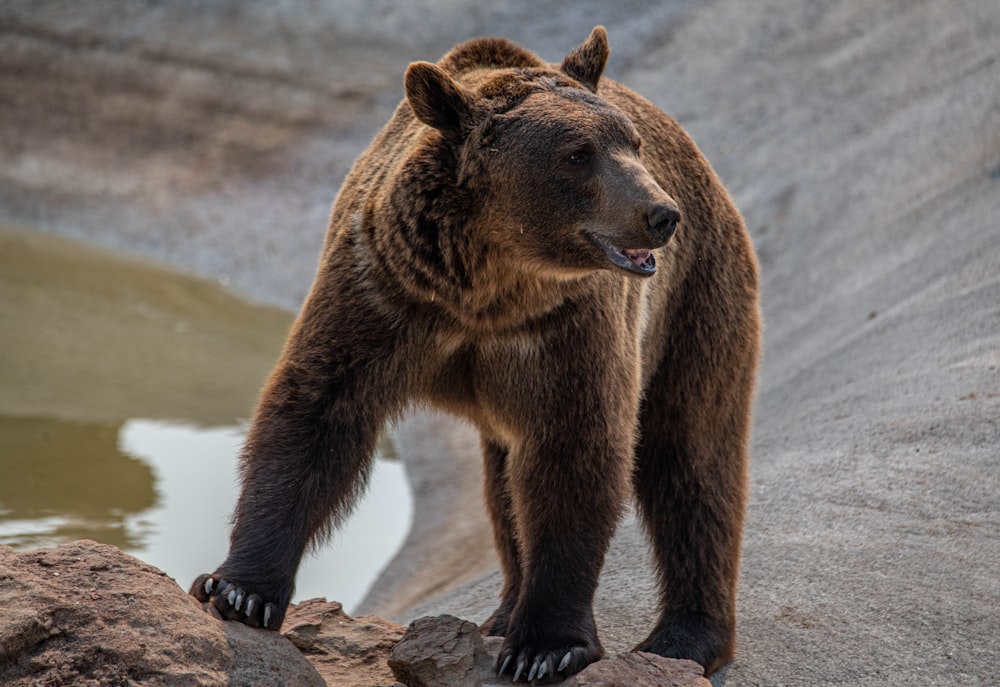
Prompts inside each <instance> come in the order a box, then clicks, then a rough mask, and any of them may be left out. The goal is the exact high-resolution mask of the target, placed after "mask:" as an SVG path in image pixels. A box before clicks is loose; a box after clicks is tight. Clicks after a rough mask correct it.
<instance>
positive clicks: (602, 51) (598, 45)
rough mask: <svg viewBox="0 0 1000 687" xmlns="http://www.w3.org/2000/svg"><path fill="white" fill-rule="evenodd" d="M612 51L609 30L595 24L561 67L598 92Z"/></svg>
mask: <svg viewBox="0 0 1000 687" xmlns="http://www.w3.org/2000/svg"><path fill="white" fill-rule="evenodd" d="M610 53H611V48H609V47H608V32H607V31H605V30H604V27H603V26H595V27H594V30H593V31H591V32H590V37H589V38H587V40H585V41H584V42H583V45H581V46H580V47H579V48H577V49H576V50H574V51H573V52H571V53H570V54H569V55H567V56H566V59H565V60H563V63H562V67H560V69H562V72H563V73H564V74H566V75H567V76H570V77H573V78H574V79H576V80H577V81H579V82H580V83H582V84H583V85H584V86H586V87H587V88H589V89H590V90H591V91H593V92H595V93H596V92H597V82H598V81H599V80H600V78H601V74H602V73H603V72H604V65H605V64H607V61H608V55H609V54H610Z"/></svg>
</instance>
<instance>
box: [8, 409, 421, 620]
mask: <svg viewBox="0 0 1000 687" xmlns="http://www.w3.org/2000/svg"><path fill="white" fill-rule="evenodd" d="M243 436H244V430H243V428H242V427H215V428H203V427H196V426H193V425H188V424H183V423H170V422H162V421H154V420H129V421H127V422H125V423H122V424H121V425H119V426H117V427H115V426H110V425H100V424H94V425H88V424H81V423H71V422H61V421H58V420H51V419H21V418H0V474H2V475H3V480H2V482H0V544H7V545H12V546H16V547H19V548H28V547H35V546H53V545H56V544H59V543H62V542H67V541H72V540H75V539H94V540H97V541H102V542H106V543H109V544H114V545H116V546H118V547H119V548H121V549H122V550H124V551H126V552H128V553H131V554H132V555H135V556H137V557H138V558H141V559H142V560H144V561H146V562H148V563H151V564H152V565H155V566H156V567H158V568H160V569H161V570H163V571H164V572H166V573H167V574H168V575H170V576H171V577H173V578H174V579H176V580H177V581H178V583H179V584H180V585H181V586H186V585H187V584H189V583H190V581H191V580H192V579H194V578H195V576H197V575H198V574H199V573H202V572H205V571H207V570H210V569H212V568H214V567H215V566H216V565H217V564H218V563H220V562H221V559H222V557H223V556H224V555H225V552H226V549H227V547H228V536H229V516H230V513H231V511H232V508H233V505H234V503H235V499H236V495H237V493H238V484H237V456H238V454H239V448H240V445H241V443H242V442H243ZM384 445H385V444H384V443H383V446H384ZM410 501H411V496H410V492H409V488H408V486H407V483H406V478H405V474H404V472H403V469H402V466H401V465H400V463H399V462H397V461H390V460H378V461H377V462H376V467H375V470H374V475H373V478H372V483H371V489H370V493H369V494H368V497H367V498H366V499H365V501H364V502H363V503H362V504H361V506H360V507H359V508H358V510H357V512H355V513H354V514H353V515H352V517H351V518H350V520H349V521H348V523H347V525H346V526H345V527H344V529H343V530H342V531H341V532H340V533H339V534H338V535H336V536H335V537H334V540H333V542H331V544H329V545H328V546H324V547H322V548H321V549H320V550H319V551H317V552H316V554H315V555H313V556H308V557H307V558H306V559H305V561H304V562H303V566H302V568H301V570H300V571H299V576H298V579H297V583H296V594H295V599H296V600H301V599H307V598H310V597H314V596H326V597H328V598H331V599H336V600H338V601H341V603H343V604H344V606H345V608H347V609H348V610H350V609H351V608H353V606H354V605H355V604H357V603H358V602H359V601H360V600H361V598H362V596H363V595H364V593H365V592H366V591H367V588H368V586H369V585H370V584H371V582H372V581H373V580H374V578H375V576H376V575H377V574H378V572H379V571H380V570H381V569H382V567H383V566H384V565H385V564H386V563H387V562H388V561H389V559H390V558H391V557H392V555H393V554H394V553H395V551H396V550H397V549H398V548H399V546H400V545H401V544H402V541H403V538H404V537H405V535H406V531H407V528H408V523H409V519H408V517H407V516H408V514H409V512H410V508H411V504H410Z"/></svg>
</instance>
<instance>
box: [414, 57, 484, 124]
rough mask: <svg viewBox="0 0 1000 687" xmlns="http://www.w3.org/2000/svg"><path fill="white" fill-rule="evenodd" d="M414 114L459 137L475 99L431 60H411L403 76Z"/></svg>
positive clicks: (470, 119) (468, 121)
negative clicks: (412, 61)
mask: <svg viewBox="0 0 1000 687" xmlns="http://www.w3.org/2000/svg"><path fill="white" fill-rule="evenodd" d="M404 84H405V86H406V99H407V101H408V102H409V103H410V108H411V109H412V110H413V114H415V115H416V116H417V119H419V120H420V121H421V122H423V123H424V124H426V125H427V126H431V127H434V128H435V129H437V130H438V131H440V132H441V133H443V134H444V135H445V136H446V137H448V138H452V139H461V138H463V137H464V135H465V132H466V131H468V130H469V129H470V128H471V124H472V113H473V105H474V102H475V101H474V98H473V96H472V94H471V93H469V92H468V91H466V90H465V89H464V88H463V87H462V86H461V85H460V84H458V83H456V82H455V81H454V80H453V79H452V78H451V77H450V76H448V74H447V73H446V72H445V71H444V70H443V69H441V68H440V67H438V66H437V65H436V64H431V63H430V62H414V63H413V64H411V65H410V66H409V67H408V68H407V70H406V77H405V78H404Z"/></svg>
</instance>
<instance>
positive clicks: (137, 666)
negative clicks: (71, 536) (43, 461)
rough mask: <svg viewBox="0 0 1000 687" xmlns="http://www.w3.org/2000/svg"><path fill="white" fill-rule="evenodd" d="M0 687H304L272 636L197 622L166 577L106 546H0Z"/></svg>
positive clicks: (304, 672) (311, 681)
mask: <svg viewBox="0 0 1000 687" xmlns="http://www.w3.org/2000/svg"><path fill="white" fill-rule="evenodd" d="M0 608H2V609H3V611H2V617H0V684H3V685H10V686H11V687H34V686H35V685H46V686H50V687H56V686H59V685H67V686H69V685H89V686H92V687H97V686H98V685H100V686H104V685H108V686H112V685H114V686H118V685H149V686H150V687H152V686H154V685H163V686H164V687H167V686H169V685H181V684H182V685H222V684H230V685H248V686H249V685H254V686H256V687H259V686H262V685H274V686H276V687H277V686H279V685H302V686H308V685H313V686H316V687H319V686H321V685H323V684H324V682H323V679H322V678H321V677H320V676H319V674H318V673H317V672H316V669H315V668H313V667H312V665H311V664H310V663H309V662H308V661H307V660H305V658H303V656H302V654H300V653H299V652H298V650H296V648H295V647H294V646H293V645H292V644H291V643H290V642H288V641H287V640H286V639H284V638H283V637H281V636H280V635H278V634H275V633H269V632H262V631H259V630H254V629H251V628H248V627H246V626H243V625H239V624H236V623H224V622H222V621H221V620H218V619H216V618H214V617H212V616H211V615H209V614H207V613H205V612H204V611H203V610H202V609H201V608H200V607H199V604H198V603H197V602H196V601H194V600H193V599H191V598H190V597H189V596H187V594H186V593H185V592H184V591H183V590H182V589H181V588H180V587H178V586H177V584H176V583H175V582H174V581H173V580H171V579H170V578H169V577H167V576H166V575H165V574H163V573H162V572H160V571H159V570H157V569H156V568H153V567H151V566H148V565H146V564H144V563H143V562H142V561H139V560H138V559H135V558H133V557H131V556H129V555H127V554H124V553H122V552H121V551H120V550H118V549H117V548H115V547H114V546H110V545H107V544H98V543H96V542H92V541H87V540H82V541H78V542H73V543H70V544H64V545H62V546H59V547H55V548H48V549H33V550H29V551H17V550H15V549H12V548H10V547H6V546H5V547H0Z"/></svg>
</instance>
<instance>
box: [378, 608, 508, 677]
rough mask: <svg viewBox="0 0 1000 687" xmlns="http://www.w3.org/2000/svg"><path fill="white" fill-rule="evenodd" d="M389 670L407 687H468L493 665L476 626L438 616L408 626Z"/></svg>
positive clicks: (394, 652)
mask: <svg viewBox="0 0 1000 687" xmlns="http://www.w3.org/2000/svg"><path fill="white" fill-rule="evenodd" d="M389 667H390V668H391V669H392V672H393V675H395V676H396V678H397V679H398V680H399V681H400V682H402V683H403V684H405V685H407V687H469V686H470V685H478V684H481V678H482V677H483V675H484V673H483V672H482V669H483V668H491V667H492V662H491V661H489V655H488V654H487V653H486V648H485V646H484V644H483V638H482V635H480V634H479V627H477V626H476V624H475V623H472V622H469V621H468V620H462V619H460V618H456V617H455V616H452V615H441V616H438V617H436V618H418V619H417V620H414V621H413V622H412V623H410V627H409V628H408V629H407V630H406V634H405V635H404V636H403V639H402V640H401V641H400V642H399V644H397V645H396V646H395V648H393V650H392V654H391V655H390V656H389ZM477 678H478V679H477Z"/></svg>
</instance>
